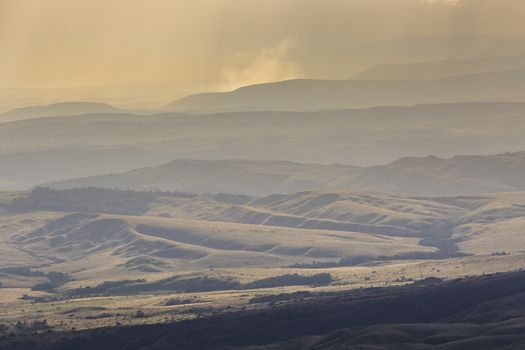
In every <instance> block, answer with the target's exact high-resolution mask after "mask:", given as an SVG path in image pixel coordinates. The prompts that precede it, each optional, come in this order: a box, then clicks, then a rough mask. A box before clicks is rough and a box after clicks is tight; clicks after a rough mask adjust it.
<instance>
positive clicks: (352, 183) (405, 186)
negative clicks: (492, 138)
mask: <svg viewBox="0 0 525 350" xmlns="http://www.w3.org/2000/svg"><path fill="white" fill-rule="evenodd" d="M524 171H525V152H517V153H508V154H499V155H491V156H456V157H453V158H449V159H441V158H438V157H424V158H414V157H406V158H401V159H399V160H397V161H394V162H392V163H389V164H386V165H377V166H371V167H355V166H346V165H319V164H300V163H292V162H284V161H249V160H216V161H210V160H174V161H172V162H170V163H168V164H165V165H161V166H158V167H151V168H143V169H137V170H132V171H129V172H126V173H122V174H113V175H101V176H93V177H87V178H81V179H72V180H65V181H61V182H56V183H50V184H48V186H50V187H52V188H57V189H64V188H75V187H90V186H92V187H105V188H115V189H134V190H164V191H174V190H177V191H186V192H195V193H221V192H225V193H239V194H246V195H256V196H261V195H268V194H272V193H292V192H296V191H301V190H307V189H312V188H340V189H357V190H371V191H379V192H392V193H401V194H407V195H424V196H434V195H446V194H470V193H489V192H515V191H523V190H525V179H524V177H523V173H524Z"/></svg>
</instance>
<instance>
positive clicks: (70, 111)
mask: <svg viewBox="0 0 525 350" xmlns="http://www.w3.org/2000/svg"><path fill="white" fill-rule="evenodd" d="M99 113H106V114H108V113H128V111H126V110H123V109H119V108H116V107H113V106H111V105H109V104H106V103H99V102H61V103H53V104H50V105H46V106H29V107H21V108H17V109H13V110H11V111H8V112H5V113H3V114H0V122H8V121H15V120H21V119H30V118H42V117H60V116H76V115H82V114H99Z"/></svg>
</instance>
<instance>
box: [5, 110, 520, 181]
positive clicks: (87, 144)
mask: <svg viewBox="0 0 525 350" xmlns="http://www.w3.org/2000/svg"><path fill="white" fill-rule="evenodd" d="M524 116H525V103H518V102H512V103H496V102H483V103H481V102H480V103H461V104H436V105H417V106H411V107H374V108H369V109H351V110H330V111H318V112H238V113H218V114H210V115H189V114H181V113H166V114H158V115H149V116H144V115H135V114H129V113H128V114H119V113H111V114H104V113H103V114H88V115H79V116H75V117H70V116H63V117H53V118H51V117H48V118H36V119H28V120H21V121H16V122H8V123H7V122H6V123H1V125H0V164H1V166H0V179H4V180H3V181H2V180H0V186H2V188H4V189H8V188H9V189H27V188H30V187H33V186H35V185H38V184H42V183H49V182H54V181H61V180H66V179H72V178H79V177H87V176H93V175H103V174H115V173H122V172H125V171H129V170H132V169H138V168H143V167H152V166H158V165H161V164H165V163H168V162H169V161H171V160H173V159H197V160H198V159H208V160H213V159H215V160H222V159H259V160H260V159H281V160H289V161H292V162H297V163H316V164H325V165H326V164H334V163H339V164H352V165H358V166H371V165H376V164H386V163H390V162H392V161H394V160H396V159H399V158H401V157H404V156H412V157H425V156H427V155H429V154H433V155H436V156H438V157H441V158H450V157H453V156H455V155H457V154H498V153H504V152H507V151H518V150H525V118H524Z"/></svg>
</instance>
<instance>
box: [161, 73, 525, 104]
mask: <svg viewBox="0 0 525 350" xmlns="http://www.w3.org/2000/svg"><path fill="white" fill-rule="evenodd" d="M523 100H525V69H514V70H506V71H495V72H484V73H477V74H470V75H460V76H454V77H447V78H441V79H435V80H309V79H297V80H288V81H280V82H275V83H268V84H259V85H252V86H246V87H242V88H239V89H237V90H233V91H229V92H216V93H202V94H197V95H191V96H188V97H185V98H183V99H180V100H177V101H175V102H173V103H171V104H169V105H168V106H167V108H169V109H170V110H172V111H177V112H190V113H212V112H235V111H277V110H279V111H315V110H323V109H348V108H366V107H372V106H379V105H381V106H407V105H415V104H421V103H446V102H448V103H450V102H469V101H523Z"/></svg>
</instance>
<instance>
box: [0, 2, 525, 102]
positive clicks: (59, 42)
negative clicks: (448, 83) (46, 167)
mask: <svg viewBox="0 0 525 350" xmlns="http://www.w3.org/2000/svg"><path fill="white" fill-rule="evenodd" d="M524 10H525V1H523V0H0V53H1V54H0V88H9V89H13V88H23V89H37V90H36V92H34V91H33V92H32V94H33V95H35V94H38V91H46V93H45V94H47V95H49V94H50V91H52V93H51V95H52V96H54V98H56V99H60V98H61V94H62V93H64V91H70V92H71V91H77V95H78V96H77V97H79V98H81V97H86V98H89V97H93V96H95V95H96V93H97V91H98V95H96V96H99V95H104V93H106V92H107V96H108V99H111V98H110V97H111V96H113V97H114V96H120V95H122V96H123V95H128V96H129V95H133V94H135V95H136V97H137V99H140V98H144V96H146V95H148V93H149V94H150V95H154V94H155V95H157V97H158V101H156V100H155V99H154V98H151V99H150V100H151V103H157V102H158V103H160V102H161V100H163V99H166V102H168V101H169V100H171V99H174V98H177V97H181V96H183V95H185V94H189V93H192V92H197V91H202V90H224V89H231V88H235V87H238V86H242V85H246V84H253V83H260V82H268V81H274V80H281V79H288V78H296V77H314V78H337V77H340V78H347V77H348V76H347V75H349V76H351V74H352V73H355V70H358V69H359V68H362V66H363V62H353V61H352V58H351V57H341V61H337V60H336V59H335V57H337V56H338V54H339V53H341V52H345V50H347V49H349V48H351V47H353V46H355V45H359V44H362V43H365V42H368V41H374V40H386V39H392V38H398V37H403V36H414V35H418V36H419V35H454V34H463V33H478V34H491V35H494V34H497V35H508V34H513V33H521V32H525V21H523V15H524ZM343 56H344V55H343ZM342 62H344V64H343V63H342ZM64 88H65V89H64ZM4 90H5V89H4ZM9 91H10V92H9V93H12V90H9ZM61 91H62V92H61ZM82 91H84V92H86V91H90V93H91V95H90V94H89V93H86V94H85V96H82V95H83V94H84V92H82ZM5 93H7V92H5ZM42 94H44V93H43V92H42ZM66 95H67V94H66V93H64V96H65V97H70V96H66ZM0 107H1V106H0Z"/></svg>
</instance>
